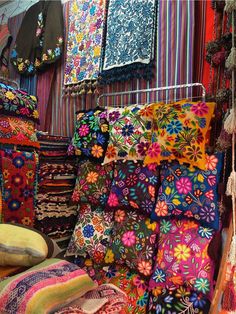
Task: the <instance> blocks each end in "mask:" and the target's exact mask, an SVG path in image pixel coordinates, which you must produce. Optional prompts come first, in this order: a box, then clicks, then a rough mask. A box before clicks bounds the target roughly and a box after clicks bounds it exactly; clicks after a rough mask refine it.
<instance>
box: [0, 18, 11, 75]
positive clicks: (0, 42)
mask: <svg viewBox="0 0 236 314" xmlns="http://www.w3.org/2000/svg"><path fill="white" fill-rule="evenodd" d="M11 42H12V36H11V35H10V33H9V29H8V26H7V24H4V25H0V75H1V76H4V77H8V76H9V71H8V61H9V48H10V45H11Z"/></svg>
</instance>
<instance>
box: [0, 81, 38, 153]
mask: <svg viewBox="0 0 236 314" xmlns="http://www.w3.org/2000/svg"><path fill="white" fill-rule="evenodd" d="M38 117H39V114H38V111H37V98H36V97H35V96H32V95H28V94H27V93H26V92H24V91H22V90H16V89H14V88H12V87H11V86H8V85H5V84H3V83H0V143H3V144H15V145H23V146H29V147H36V148H38V147H39V143H38V141H37V137H36V133H35V123H38V124H39V119H38Z"/></svg>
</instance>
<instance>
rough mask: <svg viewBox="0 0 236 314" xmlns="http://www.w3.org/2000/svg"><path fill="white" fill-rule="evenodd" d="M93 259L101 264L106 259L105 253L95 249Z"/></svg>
mask: <svg viewBox="0 0 236 314" xmlns="http://www.w3.org/2000/svg"><path fill="white" fill-rule="evenodd" d="M93 259H94V262H95V263H96V264H100V263H101V262H102V261H103V259H104V253H103V252H100V251H95V252H94V254H93Z"/></svg>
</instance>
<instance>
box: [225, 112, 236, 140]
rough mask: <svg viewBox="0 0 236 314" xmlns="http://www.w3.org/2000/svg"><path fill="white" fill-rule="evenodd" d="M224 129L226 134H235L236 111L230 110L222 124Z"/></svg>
mask: <svg viewBox="0 0 236 314" xmlns="http://www.w3.org/2000/svg"><path fill="white" fill-rule="evenodd" d="M224 129H225V131H226V132H227V133H228V134H233V133H235V132H236V111H235V110H234V109H230V113H229V115H228V116H227V118H226V119H225V122H224Z"/></svg>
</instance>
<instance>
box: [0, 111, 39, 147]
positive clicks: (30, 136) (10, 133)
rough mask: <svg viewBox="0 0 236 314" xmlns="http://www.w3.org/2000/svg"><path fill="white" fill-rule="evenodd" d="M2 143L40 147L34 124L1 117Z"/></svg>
mask: <svg viewBox="0 0 236 314" xmlns="http://www.w3.org/2000/svg"><path fill="white" fill-rule="evenodd" d="M0 143H3V144H14V145H22V146H32V147H37V148H39V147H40V144H39V142H38V139H37V136H36V132H35V127H34V122H32V121H30V120H28V121H27V120H24V119H21V118H18V117H11V116H4V115H0Z"/></svg>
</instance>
